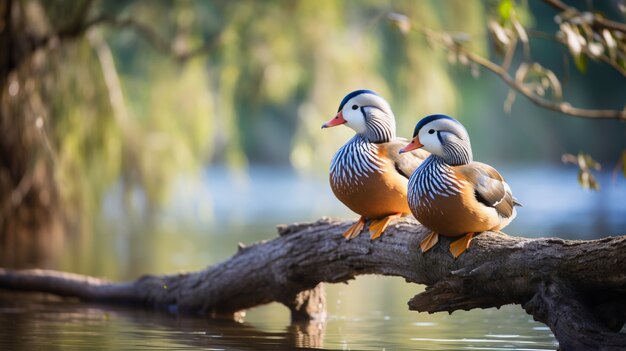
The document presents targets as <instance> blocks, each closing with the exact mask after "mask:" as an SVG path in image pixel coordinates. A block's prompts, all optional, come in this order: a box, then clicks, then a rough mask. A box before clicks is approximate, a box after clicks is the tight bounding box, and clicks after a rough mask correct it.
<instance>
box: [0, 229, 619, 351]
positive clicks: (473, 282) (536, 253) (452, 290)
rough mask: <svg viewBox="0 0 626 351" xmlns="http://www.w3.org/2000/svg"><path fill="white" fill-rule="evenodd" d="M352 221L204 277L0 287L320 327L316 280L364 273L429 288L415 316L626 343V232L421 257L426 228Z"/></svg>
mask: <svg viewBox="0 0 626 351" xmlns="http://www.w3.org/2000/svg"><path fill="white" fill-rule="evenodd" d="M350 224H351V223H350V222H348V221H340V220H334V219H326V218H323V219H320V220H318V221H317V222H313V223H301V224H292V225H285V226H280V227H279V228H278V231H279V234H280V236H279V237H277V238H275V239H272V240H268V241H264V242H260V243H256V244H253V245H251V246H245V245H240V246H239V249H238V251H237V253H236V254H235V255H234V256H232V257H231V258H230V259H228V260H226V261H224V262H221V263H219V264H216V265H214V266H211V267H208V268H206V269H204V270H202V271H198V272H191V273H180V274H173V275H160V276H158V275H146V276H143V277H141V278H139V279H137V280H134V281H130V282H124V283H115V282H110V281H106V280H103V279H97V278H93V277H87V276H81V275H75V274H70V273H62V272H55V271H45V270H22V271H11V270H3V269H0V289H11V290H24V291H36V292H44V293H51V294H55V295H59V296H67V297H75V298H80V299H82V300H84V301H96V302H105V303H122V304H132V305H140V306H144V307H148V308H156V309H165V310H167V311H169V312H173V313H191V314H201V315H206V316H212V317H224V316H227V317H229V318H240V317H241V313H242V312H243V311H245V310H246V309H249V308H251V307H255V306H259V305H262V304H266V303H270V302H274V301H276V302H280V303H282V304H284V305H285V306H287V307H288V308H289V309H290V310H291V312H292V319H293V320H314V319H323V318H324V315H325V300H324V292H323V285H322V284H321V283H324V282H327V283H338V282H346V281H348V280H350V279H353V278H354V277H355V276H357V275H361V274H381V275H391V276H400V277H403V278H404V279H405V280H406V281H407V282H409V283H418V284H425V285H427V288H426V290H425V291H424V292H422V293H420V294H418V295H416V296H415V297H413V298H412V299H411V300H410V301H409V302H408V305H409V309H411V310H416V311H421V312H429V313H434V312H442V311H447V312H453V311H456V310H470V309H473V308H490V307H500V306H502V305H505V304H519V305H521V306H522V307H523V308H524V309H525V310H526V312H527V313H529V314H531V315H532V316H533V317H534V318H535V319H536V320H538V321H541V322H543V323H545V324H547V325H548V326H549V327H550V329H551V330H552V331H553V333H554V335H555V337H556V339H557V340H558V341H559V344H560V348H561V349H562V350H591V349H593V350H623V349H625V348H626V335H625V334H623V333H620V330H621V329H622V327H623V325H624V322H626V236H620V237H608V238H605V239H600V240H585V241H582V240H562V239H553V238H549V239H529V238H520V237H511V236H508V235H506V234H503V233H496V232H485V233H482V234H480V235H479V236H477V237H476V238H475V239H474V241H473V242H472V245H471V247H470V249H469V250H468V251H467V252H466V253H464V254H463V255H462V256H461V257H459V258H458V259H456V260H455V259H454V258H453V257H452V256H451V254H450V252H449V251H448V247H449V243H450V241H449V240H448V239H446V238H441V239H440V243H439V244H437V246H436V247H435V248H433V249H432V250H431V251H429V252H427V253H426V254H423V253H422V252H421V251H420V250H419V242H420V240H421V239H422V238H423V237H424V236H425V235H426V234H427V230H426V229H425V228H424V227H422V226H421V225H420V224H419V223H417V222H416V221H415V220H413V219H410V218H404V219H401V220H398V221H396V222H394V223H393V225H391V226H390V227H389V228H388V229H387V231H386V232H385V235H383V237H382V238H380V239H377V240H374V241H370V240H369V237H368V235H361V236H359V237H357V238H356V239H353V240H351V241H346V240H345V239H343V237H342V236H341V233H343V232H344V231H345V230H346V229H347V227H348V226H349V225H350Z"/></svg>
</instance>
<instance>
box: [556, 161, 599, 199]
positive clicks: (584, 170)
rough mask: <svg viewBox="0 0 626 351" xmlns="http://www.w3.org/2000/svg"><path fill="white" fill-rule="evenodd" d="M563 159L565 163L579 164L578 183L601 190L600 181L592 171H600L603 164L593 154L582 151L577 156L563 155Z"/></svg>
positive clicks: (584, 186) (587, 187)
mask: <svg viewBox="0 0 626 351" xmlns="http://www.w3.org/2000/svg"><path fill="white" fill-rule="evenodd" d="M561 160H562V161H563V163H571V164H574V165H576V166H578V183H579V184H580V186H582V187H583V188H585V189H591V190H595V191H599V190H600V183H598V181H597V180H596V178H595V177H594V175H593V174H592V173H591V171H592V170H595V171H599V170H600V169H601V166H600V164H599V163H598V162H597V161H596V160H594V159H593V158H592V157H591V155H589V154H584V153H582V152H581V153H579V154H578V155H575V156H574V155H572V154H564V155H563V156H561Z"/></svg>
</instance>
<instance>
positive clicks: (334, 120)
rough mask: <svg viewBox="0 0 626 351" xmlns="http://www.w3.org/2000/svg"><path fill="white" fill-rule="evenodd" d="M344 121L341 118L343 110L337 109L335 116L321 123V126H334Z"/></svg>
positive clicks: (344, 121)
mask: <svg viewBox="0 0 626 351" xmlns="http://www.w3.org/2000/svg"><path fill="white" fill-rule="evenodd" d="M346 122H347V121H346V120H345V119H343V112H341V111H339V113H338V114H337V115H336V116H335V117H333V118H332V119H331V120H330V121H328V122H326V123H324V124H322V128H329V127H334V126H338V125H340V124H344V123H346Z"/></svg>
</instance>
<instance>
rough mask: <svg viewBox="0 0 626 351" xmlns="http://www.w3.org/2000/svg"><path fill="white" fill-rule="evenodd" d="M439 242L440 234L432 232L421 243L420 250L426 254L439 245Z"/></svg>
mask: <svg viewBox="0 0 626 351" xmlns="http://www.w3.org/2000/svg"><path fill="white" fill-rule="evenodd" d="M437 242H439V234H437V233H435V232H431V233H430V234H428V235H427V236H426V237H425V238H424V239H422V241H420V248H421V249H422V252H426V251H428V250H430V249H432V248H433V246H435V245H437Z"/></svg>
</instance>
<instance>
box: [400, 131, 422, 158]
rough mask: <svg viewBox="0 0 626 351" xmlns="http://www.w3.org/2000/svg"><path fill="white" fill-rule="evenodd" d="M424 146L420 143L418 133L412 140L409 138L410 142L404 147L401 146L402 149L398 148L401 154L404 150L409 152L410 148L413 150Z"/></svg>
mask: <svg viewBox="0 0 626 351" xmlns="http://www.w3.org/2000/svg"><path fill="white" fill-rule="evenodd" d="M422 146H424V145H423V144H422V143H420V137H419V135H416V136H415V138H413V140H411V142H410V143H408V144H407V145H406V146H405V147H403V148H402V149H400V151H399V152H400V153H401V154H403V153H405V152H409V151H411V150H415V149H419V148H420V147H422Z"/></svg>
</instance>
